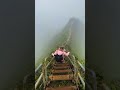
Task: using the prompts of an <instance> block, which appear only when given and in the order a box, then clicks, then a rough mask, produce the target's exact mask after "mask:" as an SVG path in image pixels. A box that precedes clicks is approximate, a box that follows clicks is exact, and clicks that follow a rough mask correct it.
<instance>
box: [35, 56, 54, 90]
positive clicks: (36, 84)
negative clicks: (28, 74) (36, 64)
mask: <svg viewBox="0 0 120 90" xmlns="http://www.w3.org/2000/svg"><path fill="white" fill-rule="evenodd" d="M47 58H48V57H47ZM47 58H45V61H46V60H47ZM53 58H54V57H53ZM53 58H52V59H51V61H50V62H49V63H48V64H47V65H46V67H45V68H47V67H48V66H49V65H50V63H51V62H52V60H53ZM41 65H42V64H41ZM42 77H43V73H41V75H40V76H39V78H38V79H37V82H36V83H35V90H36V88H37V87H38V85H39V83H40V80H41V79H42Z"/></svg>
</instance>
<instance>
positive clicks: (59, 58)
mask: <svg viewBox="0 0 120 90" xmlns="http://www.w3.org/2000/svg"><path fill="white" fill-rule="evenodd" d="M69 53H70V52H65V50H64V47H60V48H59V49H58V50H56V51H55V52H54V53H52V55H53V56H55V59H56V61H57V62H63V60H64V56H68V55H69Z"/></svg>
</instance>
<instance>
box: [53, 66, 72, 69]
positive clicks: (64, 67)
mask: <svg viewBox="0 0 120 90" xmlns="http://www.w3.org/2000/svg"><path fill="white" fill-rule="evenodd" d="M53 68H54V69H68V68H70V66H53Z"/></svg>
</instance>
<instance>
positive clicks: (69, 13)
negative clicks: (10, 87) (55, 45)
mask: <svg viewBox="0 0 120 90" xmlns="http://www.w3.org/2000/svg"><path fill="white" fill-rule="evenodd" d="M71 17H75V18H78V19H79V20H80V21H81V23H82V24H83V27H84V24H85V1H84V0H35V62H36V63H37V62H38V61H39V60H40V58H41V57H44V56H45V53H46V51H47V49H48V48H51V47H49V43H50V42H51V41H52V40H53V37H54V36H55V35H56V34H58V33H59V32H60V31H61V30H63V28H64V27H65V25H66V24H67V23H68V21H69V19H70V18H71ZM81 34H84V29H83V33H81ZM78 36H79V35H78ZM80 36H81V35H80ZM82 36H83V35H82ZM83 40H84V39H83ZM82 47H83V48H85V47H84V44H83V45H81V47H80V48H82ZM83 52H84V50H83ZM84 56H85V55H82V57H84Z"/></svg>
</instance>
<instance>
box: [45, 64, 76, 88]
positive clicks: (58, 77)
mask: <svg viewBox="0 0 120 90" xmlns="http://www.w3.org/2000/svg"><path fill="white" fill-rule="evenodd" d="M49 79H50V83H49V84H48V85H47V87H46V90H78V88H77V87H76V85H75V83H73V80H74V70H73V66H72V65H71V64H70V63H55V64H53V66H52V68H51V75H50V76H49Z"/></svg>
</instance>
